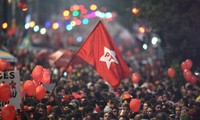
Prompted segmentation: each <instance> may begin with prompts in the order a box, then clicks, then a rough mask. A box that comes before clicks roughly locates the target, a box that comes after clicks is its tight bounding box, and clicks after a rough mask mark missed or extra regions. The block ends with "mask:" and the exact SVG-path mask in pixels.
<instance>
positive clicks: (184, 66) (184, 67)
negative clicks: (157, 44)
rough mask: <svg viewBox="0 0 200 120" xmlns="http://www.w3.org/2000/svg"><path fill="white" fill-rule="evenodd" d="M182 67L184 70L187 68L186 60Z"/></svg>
mask: <svg viewBox="0 0 200 120" xmlns="http://www.w3.org/2000/svg"><path fill="white" fill-rule="evenodd" d="M181 69H182V70H183V71H184V70H185V69H187V64H186V62H185V61H183V62H182V63H181Z"/></svg>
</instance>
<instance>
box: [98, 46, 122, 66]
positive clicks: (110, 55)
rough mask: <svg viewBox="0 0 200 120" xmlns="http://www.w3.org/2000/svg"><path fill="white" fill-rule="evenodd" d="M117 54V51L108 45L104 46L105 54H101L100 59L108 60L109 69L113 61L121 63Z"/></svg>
mask: <svg viewBox="0 0 200 120" xmlns="http://www.w3.org/2000/svg"><path fill="white" fill-rule="evenodd" d="M115 56H116V53H115V51H112V50H110V49H108V48H107V47H104V54H103V56H101V58H100V61H102V62H106V66H107V68H108V69H109V68H110V64H111V62H115V63H117V64H119V63H118V61H117V59H116V57H115Z"/></svg>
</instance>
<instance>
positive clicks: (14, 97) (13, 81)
mask: <svg viewBox="0 0 200 120" xmlns="http://www.w3.org/2000/svg"><path fill="white" fill-rule="evenodd" d="M2 82H5V83H6V84H8V85H10V88H11V97H10V99H9V101H8V102H2V101H1V100H0V108H1V107H3V106H4V105H5V104H11V105H14V106H15V108H16V109H20V108H21V107H20V104H21V101H22V100H21V90H20V76H19V71H18V70H16V71H6V72H0V83H2Z"/></svg>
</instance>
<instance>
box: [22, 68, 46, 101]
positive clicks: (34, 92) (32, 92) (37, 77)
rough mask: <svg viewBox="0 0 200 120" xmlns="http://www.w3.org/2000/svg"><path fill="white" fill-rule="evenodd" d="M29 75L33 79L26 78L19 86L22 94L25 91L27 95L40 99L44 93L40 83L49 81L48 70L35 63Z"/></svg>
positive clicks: (44, 90)
mask: <svg viewBox="0 0 200 120" xmlns="http://www.w3.org/2000/svg"><path fill="white" fill-rule="evenodd" d="M31 76H32V78H33V80H26V81H25V82H24V84H23V86H22V87H21V92H22V94H23V95H24V93H25V94H27V95H28V96H35V97H36V99H37V100H42V99H43V98H44V96H45V95H46V89H45V88H44V87H43V86H42V84H49V83H50V72H49V70H48V69H46V68H43V67H42V66H41V65H37V66H36V67H35V68H34V69H33V71H32V74H31ZM41 83H42V84H41ZM22 97H24V96H22Z"/></svg>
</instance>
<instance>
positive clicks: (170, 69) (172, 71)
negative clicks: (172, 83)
mask: <svg viewBox="0 0 200 120" xmlns="http://www.w3.org/2000/svg"><path fill="white" fill-rule="evenodd" d="M167 74H168V76H169V77H170V78H173V77H174V75H175V70H174V68H172V67H171V68H169V69H168V70H167Z"/></svg>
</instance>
